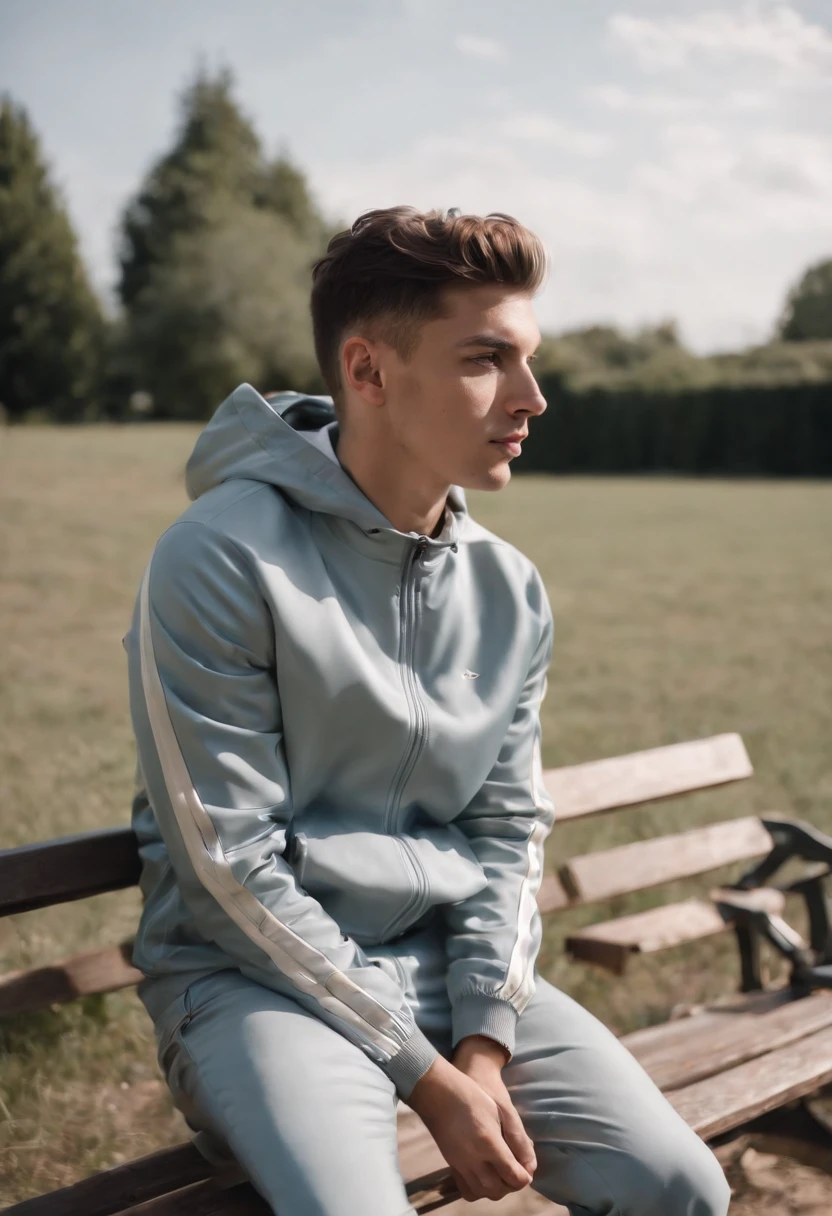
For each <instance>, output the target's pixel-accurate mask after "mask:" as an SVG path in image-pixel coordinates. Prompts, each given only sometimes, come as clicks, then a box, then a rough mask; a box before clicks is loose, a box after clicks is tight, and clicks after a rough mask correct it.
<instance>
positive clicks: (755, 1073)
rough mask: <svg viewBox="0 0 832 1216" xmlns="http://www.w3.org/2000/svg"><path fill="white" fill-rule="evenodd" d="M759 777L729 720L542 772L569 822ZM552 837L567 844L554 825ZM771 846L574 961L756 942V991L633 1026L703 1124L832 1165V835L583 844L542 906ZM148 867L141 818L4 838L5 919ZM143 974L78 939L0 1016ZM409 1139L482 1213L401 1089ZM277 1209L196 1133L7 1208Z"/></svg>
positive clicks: (715, 834)
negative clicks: (785, 980)
mask: <svg viewBox="0 0 832 1216" xmlns="http://www.w3.org/2000/svg"><path fill="white" fill-rule="evenodd" d="M751 774H752V768H751V764H750V761H749V759H748V755H747V753H746V750H745V747H744V745H743V742H742V740H741V738H740V737H739V735H736V734H724V735H718V736H715V737H713V738H708V739H701V740H696V741H693V742H689V743H681V744H674V745H671V746H667V747H660V748H655V749H652V750H650V751H643V752H637V753H634V754H632V755H628V756H619V757H614V758H611V759H606V760H600V761H596V762H592V763H588V764H580V765H575V766H571V767H564V768H559V769H551V770H549V771H548V772H547V773H546V774H545V778H546V785H547V788H548V789H549V791H550V793H551V795H552V797H553V799H554V801H555V806H556V808H557V813H558V821H559V822H560V823H563V822H565V821H568V820H572V819H579V818H584V817H587V816H590V815H596V814H601V813H603V812H607V813H608V812H611V811H617V810H621V809H622V808H626V807H634V806H641V805H646V804H651V803H654V802H657V801H659V800H662V799H667V798H672V797H674V796H677V795H680V794H685V793H691V792H694V791H698V790H703V789H707V788H709V787H715V786H719V785H725V784H728V783H730V782H736V781H739V780H741V779H744V778H747V777H749V776H751ZM553 836H554V840H555V841H556V842H557V839H558V832H557V825H556V828H555V832H554V833H553ZM795 841H797V846H799V847H797V846H795ZM796 847H797V851H798V852H799V853H800V856H802V857H803V858H804V860H805V861H806V862H808V863H810V865H811V869H810V870H808V871H806V872H805V873H804V874H802V875H801V877H800V878H798V879H797V880H793V881H792V882H791V883H790V884H788V885H786V886H780V887H773V886H762V885H760V884H761V883H763V882H765V881H768V879H769V878H770V877H771V876H772V875H773V873H774V872H775V871H776V869H777V868H778V867H779V865H780V864H781V863H782V861H783V860H784V859H785V858H787V857H788V856H789V855H790V853H792V852H794V851H795V848H796ZM759 858H762V859H763V860H762V861H761V862H760V863H759V864H758V865H757V866H756V868H755V869H754V870H753V871H751V872H750V873H749V874H748V875H746V876H745V881H744V882H743V884H742V888H743V889H738V888H736V887H735V888H731V889H725V888H722V889H717V890H715V891H712V892H711V895H710V896H709V897H700V898H695V899H685V900H684V901H682V902H680V903H675V904H673V903H671V904H664V905H662V906H660V907H657V908H653V909H651V910H648V911H645V912H640V913H637V914H635V915H628V916H624V917H619V918H617V919H613V920H608V921H605V922H603V923H601V924H595V925H591V926H589V927H587V928H585V929H581V930H578V931H575V932H573V933H572V934H570V935H569V937H568V939H567V949H568V951H569V953H570V954H571V955H572V956H573V957H574V958H575V959H579V960H583V961H585V962H588V963H590V964H593V965H596V966H600V967H602V968H606V969H607V970H609V971H612V972H613V973H616V974H621V972H622V971H623V970H624V968H625V966H626V964H627V961H628V960H629V959H630V958H631V957H632V956H633V955H634V954H637V953H642V954H643V953H649V952H654V951H658V950H662V949H665V948H667V947H670V946H678V945H681V944H683V943H685V942H690V941H692V940H694V939H698V938H701V937H706V936H709V935H711V934H715V933H720V932H725V931H727V930H730V929H733V931H734V932H735V933H736V935H737V940H738V942H739V945H740V949H741V957H742V968H741V976H742V982H741V988H742V989H743V992H742V993H741V994H740V995H734V996H733V997H727V998H725V999H723V1000H721V1001H719V1002H717V1003H716V1004H715V1005H712V1006H709V1007H708V1008H707V1009H704V1010H702V1011H700V1012H697V1013H695V1014H694V1015H693V1016H689V1017H684V1018H681V1019H678V1020H671V1021H668V1022H666V1023H663V1024H661V1025H657V1026H652V1027H649V1028H648V1029H646V1030H639V1031H636V1032H635V1033H633V1034H629V1035H626V1036H625V1037H624V1038H623V1040H622V1041H623V1042H624V1043H625V1044H626V1046H627V1047H628V1048H629V1049H630V1050H631V1051H632V1052H633V1054H634V1055H635V1056H636V1058H637V1059H638V1060H640V1062H641V1063H642V1064H643V1066H644V1067H645V1068H646V1070H647V1071H648V1073H649V1074H650V1075H651V1076H652V1077H653V1079H654V1080H655V1081H656V1083H657V1084H658V1085H659V1086H660V1088H661V1089H662V1090H663V1091H664V1092H665V1093H666V1094H667V1096H668V1098H669V1100H670V1102H671V1103H672V1104H673V1106H675V1107H676V1109H677V1110H678V1111H679V1112H680V1114H681V1115H682V1116H683V1117H684V1118H685V1119H686V1120H687V1122H688V1123H689V1124H690V1126H691V1127H693V1128H694V1129H695V1131H697V1132H698V1133H699V1135H700V1136H702V1137H703V1139H705V1140H706V1141H708V1142H709V1143H711V1144H712V1145H713V1146H715V1147H719V1146H721V1145H726V1144H729V1143H732V1142H733V1143H742V1144H745V1143H749V1142H753V1143H755V1144H756V1145H758V1146H763V1147H766V1148H768V1149H769V1151H776V1152H780V1153H784V1154H790V1155H792V1156H795V1157H797V1158H799V1159H800V1160H803V1161H808V1162H810V1163H811V1164H813V1165H815V1166H820V1167H821V1168H824V1169H826V1170H827V1171H828V1172H830V1173H832V1136H830V1134H829V1131H828V1129H827V1128H826V1126H825V1125H824V1123H823V1122H822V1120H820V1119H819V1118H818V1117H816V1115H815V1113H814V1112H813V1109H812V1106H811V1101H810V1099H811V1097H812V1095H814V1094H816V1093H818V1092H819V1091H820V1090H821V1089H822V1087H824V1086H825V1085H827V1084H828V1083H830V1082H832V992H828V991H823V990H814V989H815V988H816V986H817V984H820V983H822V982H823V974H824V968H823V966H822V965H821V966H819V967H817V968H815V964H826V963H829V962H832V950H830V942H829V937H830V934H829V926H828V917H827V911H826V902H825V894H824V892H823V882H824V879H825V877H826V875H827V874H828V873H829V871H830V865H829V862H830V860H832V840H829V839H828V838H826V837H823V836H822V835H821V834H820V833H818V832H816V831H813V830H812V829H811V828H808V827H806V826H805V825H803V826H802V827H801V826H800V825H797V826H794V825H792V824H791V822H790V821H789V820H784V819H775V818H770V817H768V816H765V817H763V818H757V817H746V818H740V819H733V820H728V821H727V822H723V823H712V824H709V825H708V826H704V827H697V828H693V829H691V830H689V831H685V832H681V833H677V834H675V835H668V836H663V837H654V838H652V839H648V840H643V841H637V842H636V843H633V844H626V845H622V846H619V847H617V848H612V849H604V850H600V851H596V852H591V853H587V854H583V855H580V856H575V857H572V858H570V859H569V860H567V861H565V862H564V863H563V864H561V865H560V866H559V867H558V868H557V869H556V870H554V871H552V872H550V873H547V874H546V876H545V877H544V880H543V882H542V884H541V888H540V891H539V895H538V904H539V907H540V910H541V913H542V914H545V915H548V914H550V913H557V912H559V911H563V910H564V909H569V908H573V907H577V906H580V905H587V904H594V903H600V902H603V901H607V900H610V899H612V898H613V897H615V896H620V895H624V894H629V893H632V892H638V891H643V890H646V889H648V888H653V887H657V886H661V885H662V884H666V883H669V882H675V881H677V880H679V879H687V878H691V877H695V876H699V875H703V874H706V873H707V872H709V871H711V870H714V869H717V868H720V867H724V866H727V865H731V864H734V863H738V862H744V863H747V862H749V861H753V860H756V859H759ZM139 868H140V867H139V858H138V853H137V845H136V841H135V838H134V836H133V834H132V832H131V831H130V830H129V829H128V828H115V829H110V830H106V831H101V832H92V833H87V834H85V835H83V836H77V837H70V838H65V839H61V840H53V841H47V842H44V843H40V844H33V845H29V846H24V847H23V848H17V849H9V850H7V851H5V852H2V853H0V916H7V915H11V914H14V913H18V912H23V911H28V910H31V909H35V908H43V907H47V906H49V905H52V904H57V903H61V902H64V901H67V900H75V899H81V898H85V897H87V896H90V895H94V894H97V893H100V892H103V891H114V890H119V889H121V888H125V887H130V886H133V885H135V884H136V882H137V881H138V877H139ZM789 894H792V895H799V896H802V897H803V898H804V899H805V902H806V905H807V908H808V914H809V920H810V928H811V943H810V945H808V946H807V945H804V943H803V941H802V940H801V939H800V938H799V937H798V936H797V934H795V932H794V930H793V929H791V928H790V926H789V925H788V924H787V923H786V922H785V921H784V920H783V912H784V907H785V903H786V898H787V896H788V895H789ZM824 934H825V938H824ZM765 937H768V939H769V941H770V942H772V943H773V944H774V945H775V946H776V947H777V948H778V949H780V950H781V952H786V953H787V954H788V957H789V959H790V961H791V962H792V964H793V975H794V976H796V977H797V978H798V980H799V981H800V982H796V983H795V984H793V985H789V986H786V987H780V988H779V989H777V990H775V991H762V990H760V989H761V980H760V969H759V946H760V940H761V939H762V938H765ZM829 970H830V971H832V968H830V969H829ZM816 973H817V976H820V979H818V980H817V984H816V982H815V981H816ZM139 978H140V976H139V973H138V972H137V971H136V970H135V968H133V966H132V965H131V963H130V943H129V942H127V943H122V944H120V945H114V946H112V947H109V948H107V949H99V950H93V951H87V952H84V953H80V954H76V955H75V956H73V957H72V958H69V959H65V960H63V961H60V962H56V963H54V964H52V965H50V966H47V967H40V968H37V969H35V970H31V971H25V972H15V973H12V974H9V975H6V976H3V977H0V1016H2V1015H10V1014H20V1013H25V1012H29V1011H33V1010H36V1009H39V1008H43V1007H44V1006H47V1005H50V1004H53V1003H55V1002H61V1001H68V1000H72V999H74V998H75V997H80V996H84V995H90V994H93V993H105V992H112V991H114V990H116V989H119V988H124V987H127V986H129V985H132V984H134V983H136V982H137V980H138V979H139ZM830 985H832V977H830ZM749 1137H751V1138H753V1140H750V1139H749ZM399 1149H400V1162H401V1168H402V1173H403V1175H404V1178H405V1182H406V1185H407V1190H408V1194H409V1195H410V1199H411V1203H412V1204H413V1205H414V1207H415V1208H416V1209H417V1210H418V1211H420V1212H427V1211H432V1210H433V1209H434V1208H439V1207H443V1206H446V1205H448V1204H451V1203H453V1202H454V1201H455V1200H458V1201H459V1208H458V1210H459V1211H460V1212H461V1211H462V1210H465V1211H468V1210H470V1205H467V1204H465V1205H463V1201H462V1200H460V1199H459V1195H458V1193H457V1191H456V1189H455V1187H454V1185H453V1179H452V1178H451V1175H450V1171H449V1170H448V1168H447V1165H446V1164H445V1162H444V1161H443V1159H442V1157H441V1156H440V1154H439V1152H438V1149H437V1148H436V1145H435V1143H434V1142H433V1140H432V1138H431V1137H430V1135H429V1134H428V1132H427V1130H426V1129H425V1127H424V1125H423V1124H422V1123H421V1121H420V1120H419V1119H418V1117H417V1116H416V1115H415V1113H414V1112H413V1111H411V1110H410V1109H409V1108H408V1107H407V1106H406V1105H405V1104H404V1103H399ZM494 1206H495V1205H490V1206H489V1207H488V1210H489V1211H490V1210H492V1208H493V1207H494ZM497 1206H498V1207H499V1208H500V1210H501V1211H504V1212H505V1213H506V1214H508V1213H521V1212H524V1213H529V1212H537V1211H544V1210H552V1211H553V1212H554V1211H556V1210H558V1209H556V1208H555V1207H554V1205H551V1204H548V1203H547V1201H545V1200H543V1199H542V1198H541V1197H540V1196H538V1195H536V1194H535V1193H534V1192H533V1191H532V1190H531V1188H526V1189H525V1190H524V1191H522V1192H519V1193H516V1194H513V1195H509V1196H507V1197H506V1198H505V1199H504V1200H502V1201H500V1204H499V1205H497ZM475 1210H476V1208H475ZM267 1211H268V1208H267V1206H266V1205H265V1203H264V1202H263V1200H262V1199H260V1198H259V1196H258V1195H257V1194H256V1192H255V1191H254V1190H253V1188H252V1187H251V1186H250V1185H249V1184H248V1183H247V1182H246V1181H245V1179H244V1178H243V1177H242V1175H241V1173H240V1172H239V1171H238V1172H236V1173H235V1172H233V1171H229V1170H225V1171H219V1170H217V1169H216V1168H215V1167H213V1166H211V1165H209V1164H208V1162H207V1161H205V1160H204V1159H203V1158H202V1157H201V1156H200V1154H199V1153H198V1152H197V1150H196V1148H195V1147H194V1146H193V1145H192V1144H190V1143H186V1144H182V1145H178V1146H175V1147H173V1148H169V1149H164V1150H162V1151H160V1152H157V1153H153V1154H150V1155H149V1156H147V1157H143V1158H140V1159H139V1160H136V1161H133V1162H129V1163H128V1164H125V1165H122V1166H118V1167H117V1168H115V1169H111V1170H107V1171H103V1172H101V1173H98V1174H95V1175H93V1176H92V1177H90V1178H88V1179H85V1180H83V1181H81V1182H79V1183H76V1184H75V1185H74V1186H70V1187H66V1188H63V1189H61V1190H59V1191H54V1192H51V1193H49V1194H47V1195H42V1196H39V1197H36V1198H33V1199H29V1200H25V1201H24V1202H22V1203H19V1204H16V1205H15V1206H13V1207H11V1208H8V1209H6V1214H7V1216H11V1214H14V1216H70V1214H72V1216H75V1214H78V1213H83V1214H84V1216H109V1214H111V1213H127V1212H129V1213H134V1214H135V1216H139V1214H141V1216H175V1214H178V1213H185V1212H187V1213H189V1214H190V1216H208V1214H209V1213H210V1214H214V1213H216V1214H220V1213H222V1214H223V1216H244V1214H247V1213H252V1214H253V1213H260V1214H263V1213H266V1212H267Z"/></svg>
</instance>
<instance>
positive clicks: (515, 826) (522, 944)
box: [443, 576, 555, 1063]
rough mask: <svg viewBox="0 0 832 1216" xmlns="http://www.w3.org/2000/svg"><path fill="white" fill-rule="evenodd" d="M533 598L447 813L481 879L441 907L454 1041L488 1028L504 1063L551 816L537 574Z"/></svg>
mask: <svg viewBox="0 0 832 1216" xmlns="http://www.w3.org/2000/svg"><path fill="white" fill-rule="evenodd" d="M537 605H538V613H539V616H540V620H541V625H540V635H539V641H538V644H537V647H536V650H535V652H534V655H533V657H532V660H531V663H530V665H529V669H528V673H527V676H526V680H525V683H524V686H523V691H522V693H521V695H520V698H519V701H518V703H517V706H516V708H515V712H514V716H513V719H512V722H511V725H510V727H509V730H508V732H507V734H506V738H505V740H504V742H503V746H502V748H501V749H500V754H499V756H498V758H497V761H496V763H495V764H494V766H493V768H492V770H491V772H490V773H489V775H488V777H487V779H486V781H485V782H484V783H483V785H482V787H481V788H480V789H479V790H478V792H477V794H476V795H475V797H474V798H473V799H472V800H471V802H470V803H469V804H468V806H467V807H466V808H465V809H464V810H463V811H462V813H461V814H460V815H458V816H457V817H456V818H455V819H454V820H453V822H454V824H455V825H457V826H458V827H460V828H461V829H462V831H463V832H464V833H465V835H466V836H467V837H468V840H469V843H470V845H471V848H472V849H473V851H474V852H475V854H476V855H477V858H478V860H479V862H480V864H481V865H482V867H483V869H484V870H485V872H486V875H487V877H488V884H487V886H485V887H484V888H483V889H482V890H481V891H478V892H476V893H475V894H474V895H472V896H470V897H469V898H468V899H464V900H461V901H459V902H458V903H455V904H449V905H445V907H444V908H443V913H444V916H445V921H446V924H447V926H448V937H447V954H448V964H449V966H448V993H449V995H450V999H451V1006H452V1031H453V1039H452V1042H453V1046H454V1047H457V1046H458V1045H459V1044H463V1046H464V1051H465V1054H466V1055H467V1054H469V1053H470V1052H472V1051H473V1052H474V1054H477V1052H478V1051H479V1052H480V1053H481V1052H482V1050H483V1044H482V1043H481V1042H479V1043H478V1041H477V1039H476V1038H473V1041H472V1043H471V1044H468V1043H467V1040H468V1039H469V1038H472V1037H473V1036H485V1037H486V1038H488V1039H492V1040H494V1041H495V1042H496V1043H498V1044H500V1045H501V1046H502V1047H503V1048H504V1049H505V1052H506V1057H505V1060H504V1061H503V1062H504V1063H505V1062H507V1060H508V1059H510V1058H511V1055H512V1054H513V1052H514V1034H515V1026H516V1023H517V1018H518V1016H519V1014H520V1013H522V1011H523V1010H524V1009H525V1007H526V1005H527V1004H528V1002H529V1000H530V999H531V997H532V994H533V993H534V965H535V960H536V958H537V953H538V950H539V948H540V939H541V921H540V913H539V910H538V907H537V892H538V889H539V887H540V881H541V878H542V875H543V844H544V841H545V840H546V837H547V836H548V835H549V833H550V831H551V829H552V825H553V823H554V817H555V811H554V806H553V805H552V802H551V799H550V798H549V795H548V794H547V792H546V789H545V787H544V784H543V770H542V764H541V730H540V704H541V702H542V700H543V697H544V696H545V692H546V673H547V670H548V667H549V663H550V661H551V657H552V638H553V622H552V614H551V610H550V608H549V603H548V600H547V598H546V592H545V589H544V588H543V585H542V583H541V582H540V579H539V576H538V579H537ZM485 1050H486V1051H489V1050H490V1049H488V1048H486V1049H485ZM455 1058H456V1057H455ZM495 1058H496V1057H495Z"/></svg>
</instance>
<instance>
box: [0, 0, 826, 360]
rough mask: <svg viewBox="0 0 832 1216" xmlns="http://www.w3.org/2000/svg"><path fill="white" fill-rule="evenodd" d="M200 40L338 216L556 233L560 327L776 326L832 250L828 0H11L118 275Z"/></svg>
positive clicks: (745, 337) (57, 143) (66, 174)
mask: <svg viewBox="0 0 832 1216" xmlns="http://www.w3.org/2000/svg"><path fill="white" fill-rule="evenodd" d="M200 57H201V58H202V61H203V62H205V63H206V64H207V65H209V66H218V65H220V64H228V65H229V66H230V67H231V68H232V70H233V72H234V73H235V75H236V79H237V95H238V98H239V100H240V102H241V104H242V106H243V107H244V109H245V110H246V111H247V113H248V114H249V115H250V117H251V118H252V119H253V121H254V123H255V125H256V127H257V129H258V131H259V133H260V135H261V137H262V138H263V140H264V143H265V145H266V147H267V148H268V149H269V150H271V151H274V152H276V151H278V150H286V151H288V152H289V153H290V155H291V156H292V157H293V158H294V159H295V160H296V161H297V162H298V163H299V164H300V165H301V167H302V168H303V169H304V170H305V171H306V172H307V174H308V176H309V179H310V182H311V184H312V187H313V189H314V191H315V193H316V195H317V197H318V200H319V203H320V205H321V206H322V208H323V209H324V210H325V211H326V212H327V213H328V214H329V215H330V216H331V217H333V218H336V219H337V218H340V219H342V220H344V221H350V220H352V219H353V218H354V216H355V215H356V214H358V212H360V211H362V210H364V209H366V208H368V207H373V206H385V205H388V204H393V203H403V202H408V203H413V204H415V205H417V206H439V207H451V206H458V207H461V208H462V209H463V210H466V211H479V212H485V211H507V212H509V213H511V214H513V215H516V216H517V217H518V218H520V219H521V220H523V221H524V222H525V223H527V224H529V226H530V227H532V228H534V229H535V230H536V231H538V232H539V233H540V235H541V236H542V237H543V239H544V240H545V242H546V244H547V247H548V248H549V251H550V254H551V259H552V271H551V275H550V280H549V283H548V285H547V287H546V289H545V291H544V292H543V293H542V294H541V296H540V298H539V303H538V316H539V320H540V323H541V326H542V327H543V328H544V329H562V328H565V327H567V326H572V325H578V324H583V323H588V322H594V321H610V322H613V323H616V324H620V325H623V326H627V327H630V326H636V325H639V324H643V323H650V322H655V321H659V320H662V319H664V318H667V317H675V318H677V319H678V321H679V322H680V324H681V328H682V333H683V336H684V338H685V339H686V340H687V341H688V342H689V343H690V344H691V345H692V346H694V347H695V348H696V349H698V350H712V349H720V348H727V347H732V346H738V345H742V344H746V343H749V342H752V341H757V340H762V339H765V338H766V337H767V336H768V334H769V333H770V331H771V327H772V325H773V323H774V320H775V318H776V316H777V314H778V312H779V310H780V307H781V304H782V300H783V297H784V294H785V291H786V290H787V288H788V286H789V285H790V284H791V283H792V282H793V281H794V279H795V278H796V277H797V276H798V275H799V274H800V273H801V272H802V270H803V269H804V268H805V266H806V265H807V264H809V263H810V262H811V261H813V260H816V259H818V258H820V257H823V256H832V3H830V2H829V0H805V2H803V0H795V2H794V3H789V4H785V3H771V2H766V0H757V2H752V0H722V2H720V0H675V2H674V3H669V2H668V0H664V2H659V0H620V2H615V0H512V3H506V2H505V0H233V2H232V0H0V89H5V90H8V91H9V92H10V93H11V94H12V95H13V96H14V98H15V99H16V100H18V101H20V102H22V103H23V104H24V105H25V106H26V107H27V109H28V110H29V113H30V115H31V117H32V119H33V121H34V122H35V124H36V126H37V128H38V130H39V132H40V134H41V136H42V139H43V142H44V147H45V150H46V153H47V156H48V157H49V159H50V162H51V164H52V166H53V170H54V175H55V178H56V180H57V181H58V182H59V183H60V185H61V186H62V188H63V190H64V193H65V196H66V198H67V201H68V204H69V207H70V210H71V214H72V217H73V220H74V222H75V224H76V226H77V228H78V231H79V234H80V237H81V241H82V247H83V250H84V253H85V256H86V257H87V260H88V263H89V265H90V268H91V271H92V274H93V278H94V280H95V282H96V283H97V284H98V285H99V287H100V288H101V289H102V290H104V291H109V290H110V289H111V288H112V284H113V282H114V280H115V274H116V268H115V267H116V263H115V250H116V240H117V224H118V218H119V214H120V211H121V208H122V206H123V204H124V202H125V200H126V198H127V197H128V195H129V194H130V193H131V192H132V191H133V190H135V188H136V186H137V184H138V181H139V179H140V177H141V175H142V174H143V172H145V171H146V169H147V168H148V167H149V165H150V164H151V162H152V161H153V159H154V158H155V157H156V156H157V155H158V154H159V153H160V152H161V151H162V150H163V149H164V148H165V147H166V146H167V145H168V144H169V142H170V140H171V138H172V136H173V132H174V130H175V126H176V121H177V112H178V111H177V99H178V95H179V93H180V91H181V89H182V87H183V86H184V85H185V83H186V82H187V81H188V79H189V78H190V77H191V76H192V75H193V72H194V70H195V67H196V64H197V62H198V61H199V59H200Z"/></svg>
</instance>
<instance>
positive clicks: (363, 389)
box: [341, 335, 384, 405]
mask: <svg viewBox="0 0 832 1216" xmlns="http://www.w3.org/2000/svg"><path fill="white" fill-rule="evenodd" d="M341 374H342V377H343V383H344V385H345V386H346V387H347V388H350V389H352V391H353V392H354V393H357V394H358V396H359V397H362V398H363V399H364V400H365V401H366V402H367V404H368V405H383V404H384V384H383V380H382V375H381V368H380V361H379V348H378V344H377V343H375V342H373V341H372V340H371V339H370V338H362V337H360V336H357V335H356V336H353V337H351V338H347V340H346V342H345V343H344V345H343V347H342V348H341Z"/></svg>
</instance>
